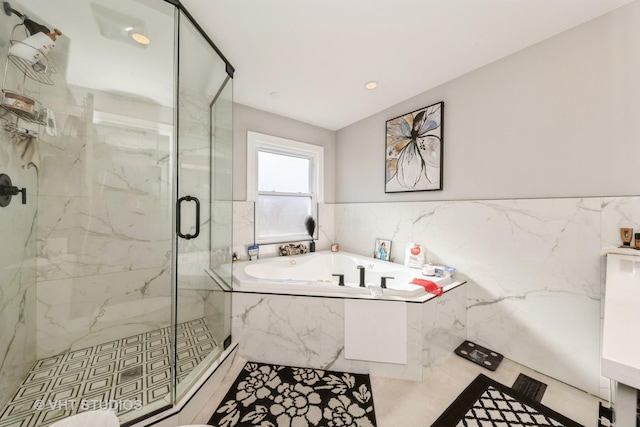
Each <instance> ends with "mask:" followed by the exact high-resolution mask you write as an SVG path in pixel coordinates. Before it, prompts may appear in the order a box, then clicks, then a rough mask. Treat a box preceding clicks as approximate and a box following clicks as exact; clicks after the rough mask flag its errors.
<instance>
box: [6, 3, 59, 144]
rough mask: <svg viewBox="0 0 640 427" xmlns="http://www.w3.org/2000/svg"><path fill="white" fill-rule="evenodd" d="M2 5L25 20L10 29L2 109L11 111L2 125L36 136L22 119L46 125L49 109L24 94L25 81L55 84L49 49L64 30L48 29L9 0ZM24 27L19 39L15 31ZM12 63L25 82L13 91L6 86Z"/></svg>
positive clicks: (21, 134) (8, 128)
mask: <svg viewBox="0 0 640 427" xmlns="http://www.w3.org/2000/svg"><path fill="white" fill-rule="evenodd" d="M3 5H4V10H5V13H7V15H11V14H12V13H13V14H15V15H17V16H18V17H20V19H21V20H22V22H21V23H19V24H17V25H15V26H14V27H13V30H12V31H11V37H10V47H9V51H8V53H7V58H6V59H7V60H6V61H5V67H4V75H3V78H2V92H1V98H0V109H2V110H4V111H5V112H7V113H8V114H6V113H5V114H3V115H0V119H1V120H2V124H3V126H2V128H3V129H4V131H5V132H8V133H11V134H14V135H20V136H26V137H30V138H33V137H36V136H37V135H38V133H37V132H36V131H35V130H32V129H29V128H28V127H25V126H24V125H23V124H22V123H21V121H24V122H26V123H32V124H36V125H42V126H46V125H47V116H48V114H49V110H48V109H47V108H45V107H44V106H43V105H42V104H41V103H40V102H39V101H38V100H37V99H35V98H33V97H32V96H29V95H27V94H26V93H25V92H26V84H27V82H28V81H34V82H37V83H42V84H45V85H53V84H54V82H53V79H52V75H53V74H55V73H56V72H57V71H56V69H55V67H54V66H53V64H52V62H51V61H50V59H49V57H48V56H47V52H48V51H50V50H51V49H52V48H53V47H54V46H55V39H56V37H57V36H59V35H61V34H62V33H61V32H60V31H59V30H57V29H55V30H54V31H53V32H49V29H47V28H46V27H44V26H42V25H40V24H38V23H36V22H34V21H31V20H30V19H29V18H28V17H27V16H26V15H23V14H20V13H19V12H17V11H15V10H14V9H12V8H11V6H9V5H8V2H4V3H3ZM21 29H24V32H25V35H26V37H25V39H24V40H19V39H18V37H17V36H16V32H17V31H18V30H21ZM10 63H11V64H12V65H13V67H15V68H16V69H17V70H18V71H19V72H20V73H21V77H22V79H21V80H22V82H21V83H20V84H17V85H16V86H19V87H20V88H21V89H16V90H14V89H10V88H8V87H7V74H8V73H9V70H10V68H13V67H10ZM18 80H20V79H18Z"/></svg>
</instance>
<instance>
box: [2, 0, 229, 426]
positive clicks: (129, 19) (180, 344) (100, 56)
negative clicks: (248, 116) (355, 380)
mask: <svg viewBox="0 0 640 427" xmlns="http://www.w3.org/2000/svg"><path fill="white" fill-rule="evenodd" d="M56 29H57V30H58V31H57V32H56V31H55V30H56ZM59 33H61V34H59ZM0 70H1V71H2V73H3V75H2V94H1V104H0V235H1V236H2V245H0V427H5V426H14V425H20V426H23V427H30V426H39V427H40V426H47V425H50V424H52V423H54V422H56V421H58V420H60V419H62V418H64V417H67V416H70V415H73V414H75V413H78V412H82V411H86V410H91V409H105V408H109V409H114V410H115V411H116V412H117V414H118V417H119V419H120V420H121V423H122V424H123V425H128V424H132V423H134V422H136V421H137V420H140V419H143V418H145V417H146V416H148V415H149V414H153V413H157V412H160V411H163V410H165V409H170V408H171V407H173V406H175V405H176V404H177V403H179V402H180V401H181V399H184V398H185V396H187V395H189V393H190V392H191V391H192V389H193V385H194V384H195V383H196V382H197V381H198V380H199V379H200V378H201V377H202V375H203V374H205V373H206V371H207V370H208V369H209V368H210V367H211V366H212V365H213V363H214V362H215V361H216V360H218V358H219V357H220V355H221V354H222V353H223V352H224V349H225V348H226V347H227V346H228V345H229V343H230V337H231V327H230V318H231V313H230V310H231V292H230V288H231V245H232V242H231V237H232V236H231V228H232V227H231V220H232V211H231V209H232V207H231V184H232V171H231V163H232V162H231V160H232V158H231V156H232V150H231V145H232V140H231V119H232V108H231V106H232V102H233V80H232V77H233V67H231V65H230V64H229V63H228V62H227V61H226V59H225V58H224V57H223V56H222V54H221V53H220V52H219V51H218V50H217V49H216V48H215V46H213V44H212V43H211V41H210V40H209V39H208V38H207V37H206V36H205V35H203V33H202V31H201V30H200V28H199V26H198V25H197V23H196V22H195V21H194V20H193V19H192V17H191V16H190V15H189V14H188V13H187V11H185V10H184V8H183V7H182V6H181V5H180V4H179V2H177V1H166V0H91V1H89V0H57V1H55V2H51V1H46V0H12V1H10V2H3V10H2V11H0Z"/></svg>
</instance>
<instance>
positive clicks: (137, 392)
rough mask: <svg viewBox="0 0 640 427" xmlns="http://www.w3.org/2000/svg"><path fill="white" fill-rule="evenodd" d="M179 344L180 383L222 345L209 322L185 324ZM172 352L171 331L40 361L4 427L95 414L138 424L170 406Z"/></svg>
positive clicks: (3, 414)
mask: <svg viewBox="0 0 640 427" xmlns="http://www.w3.org/2000/svg"><path fill="white" fill-rule="evenodd" d="M176 341H177V350H176V351H177V363H176V376H177V382H178V383H180V382H181V381H183V380H185V379H186V378H187V376H189V374H190V373H191V372H192V371H193V370H194V368H195V367H196V366H197V365H198V364H199V363H200V362H202V361H203V360H204V359H205V358H206V357H207V355H209V354H210V353H211V352H212V351H213V350H214V349H215V348H216V347H217V346H218V343H217V341H216V340H215V338H214V337H213V333H212V332H211V330H210V329H209V326H208V324H207V321H206V320H205V319H204V318H201V319H196V320H192V321H189V322H185V323H179V324H178V325H177V337H176ZM171 351H172V348H171V346H170V329H169V327H166V328H162V329H158V330H154V331H150V332H146V333H142V334H138V335H133V336H130V337H127V338H122V339H119V340H115V341H110V342H107V343H104V344H98V345H96V346H93V347H88V348H84V349H80V350H74V351H71V352H68V353H63V354H59V355H56V356H53V357H48V358H45V359H40V360H37V361H36V362H35V364H34V365H33V367H32V368H31V370H30V371H29V373H28V374H27V376H26V378H25V379H24V381H23V382H22V384H21V385H20V386H19V387H18V389H17V390H16V392H15V393H14V395H13V396H12V398H11V399H10V400H9V402H8V403H7V405H6V406H5V407H4V408H2V410H1V411H0V427H36V426H37V427H45V426H48V425H50V424H52V423H54V422H56V421H59V420H60V419H63V418H65V417H68V416H71V415H74V414H76V413H79V412H84V411H87V410H93V409H114V410H115V411H116V413H117V415H118V417H119V418H120V419H121V420H124V419H134V418H138V417H140V416H143V415H144V414H145V413H148V412H150V411H152V410H154V409H159V408H161V407H163V406H166V405H169V404H170V392H171V357H170V355H171Z"/></svg>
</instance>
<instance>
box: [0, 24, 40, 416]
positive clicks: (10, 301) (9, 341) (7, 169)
mask: <svg viewBox="0 0 640 427" xmlns="http://www.w3.org/2000/svg"><path fill="white" fill-rule="evenodd" d="M1 15H2V16H0V28H2V29H3V31H2V34H0V69H2V70H3V71H4V70H5V61H6V58H7V57H6V55H7V49H8V47H9V42H8V40H7V39H8V37H9V33H8V29H9V28H11V27H12V26H13V25H15V22H13V20H12V18H10V17H8V16H6V15H5V14H1ZM5 29H7V30H5ZM23 80H24V76H21V75H20V73H19V72H17V69H16V68H15V67H14V66H13V65H12V64H9V66H8V67H7V74H6V81H5V82H4V83H5V87H6V88H13V89H17V88H19V87H21V86H24V85H25V84H26V83H23ZM31 87H37V84H36V85H35V86H34V85H32V84H29V88H31ZM7 122H9V123H15V122H16V118H15V116H13V115H11V114H10V113H8V112H7V111H5V110H0V173H3V174H6V175H8V176H9V177H10V178H11V181H12V184H13V185H14V186H17V187H20V188H26V189H27V204H26V205H23V204H22V203H21V196H20V195H18V196H17V197H14V198H13V199H12V201H11V203H10V204H9V205H8V206H6V207H4V208H1V207H0V236H1V237H0V242H1V244H0V408H1V407H3V406H4V404H5V402H6V401H7V400H8V399H9V398H10V397H11V394H12V393H14V392H15V388H16V387H17V386H18V385H19V384H20V383H21V382H22V380H23V378H24V376H25V375H26V373H27V372H28V371H29V369H30V366H31V365H32V364H33V362H34V361H35V346H36V224H37V221H38V213H37V207H38V200H37V194H38V181H39V179H38V173H37V171H36V169H35V168H22V163H23V162H22V160H21V155H22V153H23V150H21V149H20V148H19V147H18V144H20V143H21V142H24V141H21V137H18V136H14V135H11V134H9V133H7V132H5V131H4V125H5V124H6V123H7ZM21 126H23V124H21Z"/></svg>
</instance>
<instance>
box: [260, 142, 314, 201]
mask: <svg viewBox="0 0 640 427" xmlns="http://www.w3.org/2000/svg"><path fill="white" fill-rule="evenodd" d="M310 163H311V162H310V160H309V159H308V158H302V157H294V156H287V155H283V154H274V153H268V152H265V151H258V191H277V192H279V193H310V191H309V185H310V183H309V176H310V173H309V167H310V166H311V165H310Z"/></svg>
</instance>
